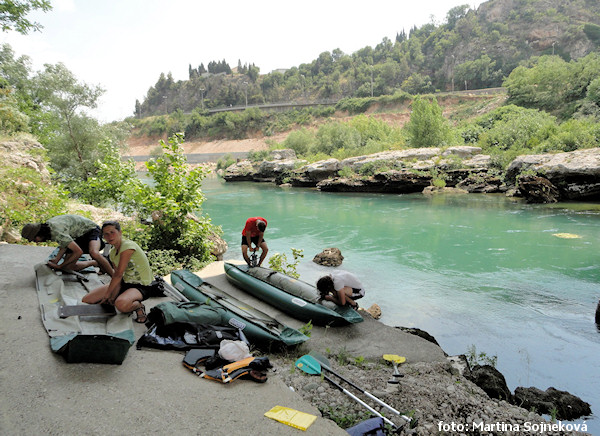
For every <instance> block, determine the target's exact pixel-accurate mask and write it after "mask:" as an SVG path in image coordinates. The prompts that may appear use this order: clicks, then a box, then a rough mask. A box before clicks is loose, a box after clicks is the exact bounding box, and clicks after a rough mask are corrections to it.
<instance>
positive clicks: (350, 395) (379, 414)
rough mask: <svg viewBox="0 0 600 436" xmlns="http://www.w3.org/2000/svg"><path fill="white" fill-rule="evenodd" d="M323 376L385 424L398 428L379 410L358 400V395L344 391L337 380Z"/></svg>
mask: <svg viewBox="0 0 600 436" xmlns="http://www.w3.org/2000/svg"><path fill="white" fill-rule="evenodd" d="M321 375H322V376H323V377H324V378H325V380H327V381H328V382H329V383H331V384H332V385H333V386H335V387H336V388H337V389H338V390H340V391H341V392H343V393H344V394H346V395H348V396H349V397H350V398H352V399H353V400H354V401H356V402H357V403H359V404H360V405H361V406H363V407H365V408H366V409H367V410H368V411H369V412H371V413H373V414H375V415H377V416H379V417H380V418H382V419H383V420H384V421H385V422H387V423H388V424H389V425H391V426H392V427H394V428H397V427H398V426H397V425H396V424H394V423H393V422H392V421H390V420H389V419H387V418H386V417H385V416H383V415H382V414H381V413H379V412H378V411H377V410H375V409H373V408H372V407H371V406H369V405H368V404H367V403H365V402H364V401H363V400H361V399H360V398H358V397H357V396H356V395H354V394H353V393H352V392H349V391H348V390H346V389H344V388H343V387H341V386H340V385H339V383H337V382H336V381H335V380H333V379H332V378H331V377H329V376H327V375H325V374H323V373H321Z"/></svg>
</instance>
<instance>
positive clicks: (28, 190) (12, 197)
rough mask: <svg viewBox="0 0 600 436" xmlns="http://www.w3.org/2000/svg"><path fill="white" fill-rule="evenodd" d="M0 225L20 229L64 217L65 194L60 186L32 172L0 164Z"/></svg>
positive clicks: (30, 169) (37, 172)
mask: <svg viewBox="0 0 600 436" xmlns="http://www.w3.org/2000/svg"><path fill="white" fill-rule="evenodd" d="M0 192H2V199H3V201H0V223H2V225H7V226H13V227H21V225H22V224H25V223H28V222H44V221H46V220H47V219H48V218H52V217H53V216H55V215H61V214H64V213H66V212H67V211H66V207H65V205H66V203H67V193H66V192H65V191H64V190H63V189H62V186H61V185H60V184H59V183H56V182H54V183H50V182H49V181H47V180H44V179H43V178H42V176H41V174H40V172H39V171H37V170H34V169H32V168H25V167H19V168H12V167H10V166H8V165H5V164H4V163H0Z"/></svg>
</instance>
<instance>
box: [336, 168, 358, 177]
mask: <svg viewBox="0 0 600 436" xmlns="http://www.w3.org/2000/svg"><path fill="white" fill-rule="evenodd" d="M338 176H340V177H344V178H346V179H351V178H353V177H354V176H356V173H355V172H354V171H353V170H352V168H350V167H342V169H341V170H339V171H338Z"/></svg>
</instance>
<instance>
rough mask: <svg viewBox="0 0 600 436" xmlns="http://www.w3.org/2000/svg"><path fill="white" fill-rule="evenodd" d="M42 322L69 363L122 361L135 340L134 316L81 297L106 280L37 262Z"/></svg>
mask: <svg viewBox="0 0 600 436" xmlns="http://www.w3.org/2000/svg"><path fill="white" fill-rule="evenodd" d="M35 276H36V289H37V295H38V300H39V303H40V311H41V315H42V323H43V324H44V327H45V328H46V331H47V332H48V335H49V336H50V348H51V350H52V351H53V352H55V353H57V354H60V355H62V356H63V357H64V358H65V360H66V361H67V362H69V363H79V362H90V363H112V364H121V363H122V362H123V360H124V359H125V356H126V355H127V352H128V350H129V348H130V347H131V346H132V345H133V343H134V342H135V336H134V331H133V323H132V322H131V316H129V314H125V313H118V312H116V311H115V309H114V307H113V306H104V305H101V304H85V303H82V302H81V299H82V298H83V297H84V296H85V295H86V294H87V293H88V292H89V291H90V290H92V289H95V288H97V287H98V286H102V285H103V284H104V283H103V282H102V281H101V280H100V277H99V276H98V274H96V273H95V272H91V273H84V274H81V273H79V272H73V271H71V272H68V273H67V272H64V271H63V272H56V271H54V270H52V269H50V268H49V267H48V266H47V265H46V264H45V263H39V264H37V265H36V266H35Z"/></svg>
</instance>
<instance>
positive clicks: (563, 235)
mask: <svg viewBox="0 0 600 436" xmlns="http://www.w3.org/2000/svg"><path fill="white" fill-rule="evenodd" d="M552 236H556V237H557V238H562V239H579V238H581V236H579V235H576V234H575V233H552Z"/></svg>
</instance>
